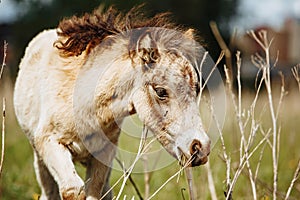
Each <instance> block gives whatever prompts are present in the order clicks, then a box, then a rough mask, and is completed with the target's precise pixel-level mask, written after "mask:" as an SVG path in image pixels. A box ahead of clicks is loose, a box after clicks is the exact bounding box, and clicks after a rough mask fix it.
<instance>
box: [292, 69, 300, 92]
mask: <svg viewBox="0 0 300 200" xmlns="http://www.w3.org/2000/svg"><path fill="white" fill-rule="evenodd" d="M291 70H292V73H293V76H294V78H295V79H296V81H297V84H298V89H299V92H300V75H299V71H300V64H298V65H296V66H294V67H293V68H292V69H291Z"/></svg>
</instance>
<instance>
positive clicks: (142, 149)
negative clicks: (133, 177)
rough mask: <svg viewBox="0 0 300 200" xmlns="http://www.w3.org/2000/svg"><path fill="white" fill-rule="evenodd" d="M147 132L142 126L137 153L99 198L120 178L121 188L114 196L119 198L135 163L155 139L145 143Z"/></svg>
mask: <svg viewBox="0 0 300 200" xmlns="http://www.w3.org/2000/svg"><path fill="white" fill-rule="evenodd" d="M147 133H148V129H147V128H146V127H145V126H144V128H143V132H142V136H141V140H140V145H139V149H138V152H137V155H136V157H135V159H134V161H133V163H132V164H131V166H130V167H129V168H128V169H127V170H125V169H123V170H124V173H123V175H122V176H121V177H120V178H119V179H118V180H117V181H116V182H115V183H114V184H113V185H112V186H111V188H110V189H109V190H108V191H107V192H106V193H105V194H103V196H102V197H101V198H100V200H102V199H104V197H105V196H106V195H107V194H109V192H110V191H111V190H113V188H115V187H116V186H117V185H118V184H119V182H120V181H121V180H123V182H122V185H121V188H120V190H119V193H118V195H117V197H116V199H120V196H121V194H122V192H123V190H124V187H125V184H126V182H127V180H128V179H129V176H130V174H131V173H132V171H133V169H134V166H135V164H136V163H137V161H138V160H139V159H140V158H141V157H142V156H143V155H144V154H145V153H146V152H147V150H149V146H150V145H151V144H152V143H153V142H154V141H155V138H154V139H152V140H151V141H150V142H149V143H147V144H146V138H147Z"/></svg>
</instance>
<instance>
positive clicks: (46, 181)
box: [34, 152, 60, 200]
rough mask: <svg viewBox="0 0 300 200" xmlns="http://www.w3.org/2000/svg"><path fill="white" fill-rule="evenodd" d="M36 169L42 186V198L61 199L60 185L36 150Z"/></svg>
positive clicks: (41, 199) (48, 199)
mask: <svg viewBox="0 0 300 200" xmlns="http://www.w3.org/2000/svg"><path fill="white" fill-rule="evenodd" d="M34 169H35V174H36V178H37V181H38V183H39V185H40V187H41V196H40V198H39V199H40V200H59V199H60V197H59V191H58V186H57V184H56V182H55V180H54V179H53V177H52V175H51V174H50V172H49V171H48V169H47V167H46V166H45V164H44V163H43V161H42V160H41V159H40V158H39V157H38V155H37V153H36V152H34Z"/></svg>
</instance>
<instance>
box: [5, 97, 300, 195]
mask: <svg viewBox="0 0 300 200" xmlns="http://www.w3.org/2000/svg"><path fill="white" fill-rule="evenodd" d="M285 98H286V99H285V100H284V101H283V105H282V109H281V112H280V122H279V124H280V127H281V137H280V155H279V166H278V168H279V173H278V192H279V194H285V192H286V191H287V189H288V187H289V184H290V182H291V180H292V177H293V174H294V171H295V169H296V167H297V163H298V159H299V155H300V154H299V152H300V145H299V144H298V141H300V134H299V131H298V130H299V128H300V124H299V119H300V112H298V111H299V107H298V106H299V104H298V102H299V98H300V94H299V93H298V92H290V93H289V94H288V95H287V96H286V97H285ZM252 99H253V93H244V94H243V103H244V104H243V107H248V106H249V105H250V103H251V100H252ZM275 102H276V101H275ZM266 104H267V103H266V96H264V95H263V96H262V98H261V99H260V100H259V101H258V107H257V110H258V113H257V115H259V118H260V120H261V123H262V124H264V126H266V127H268V126H270V123H271V122H270V121H268V120H267V119H268V118H267V115H268V114H267V113H266V112H265V113H260V112H259V111H261V110H264V109H265V107H266ZM227 108H229V110H228V111H227V118H226V121H225V126H224V129H223V134H224V140H225V143H226V148H227V151H228V154H229V155H230V157H231V160H232V167H233V168H235V167H236V166H237V165H238V163H237V162H236V161H237V160H238V158H239V141H240V139H239V138H240V135H239V134H238V133H237V127H236V122H235V119H234V118H233V117H230V116H232V115H233V111H232V108H230V106H229V105H228V106H227ZM8 115H12V112H9V114H8ZM8 118H9V117H8ZM8 121H9V124H8V126H7V129H6V143H5V160H4V169H3V172H2V178H1V182H0V196H1V199H3V200H11V199H16V200H17V199H34V198H35V197H36V195H37V194H39V192H40V191H39V188H38V185H37V182H36V179H35V175H34V170H33V165H32V163H33V156H32V149H31V146H30V145H29V143H28V140H27V138H26V137H25V135H23V134H22V132H21V130H20V129H19V127H18V125H17V124H16V122H15V121H14V120H13V119H12V120H11V119H10V120H8ZM260 139H262V136H259V135H258V137H257V138H256V143H257V142H259V141H260ZM129 143H130V144H131V143H132V139H130V137H127V136H126V134H123V135H122V137H121V141H120V146H122V148H126V146H127V147H128V146H129V145H128V144H129ZM136 143H137V144H136V147H134V145H133V147H131V145H130V148H129V149H128V151H134V150H137V145H138V140H137V141H136ZM221 152H222V148H221V144H220V141H218V142H217V143H216V144H215V146H214V147H213V149H212V153H211V155H210V165H211V170H212V175H213V179H214V183H215V188H216V192H217V197H218V198H219V199H224V194H223V192H224V191H225V190H226V185H225V180H226V176H225V174H226V165H225V163H224V162H223V161H222V159H221V158H220V154H221ZM258 159H259V152H257V153H255V154H254V156H253V158H252V159H251V164H252V165H253V166H255V164H257V163H258ZM115 165H116V163H115ZM78 168H79V171H81V174H83V173H84V170H83V169H82V167H80V166H78ZM178 170H179V166H178V164H177V162H174V163H172V164H171V165H169V166H167V167H165V168H162V169H160V170H157V171H155V172H153V173H152V175H151V179H150V182H149V185H150V194H152V193H153V192H154V191H155V190H156V189H158V187H159V186H161V185H162V184H163V183H164V182H165V181H166V180H167V179H168V178H169V177H170V176H172V175H173V174H175V173H176V172H177V171H178ZM121 175H122V172H120V171H117V170H116V171H113V173H112V177H111V183H115V181H116V180H117V179H118V178H119V177H120V176H121ZM193 177H194V186H195V191H196V194H197V199H210V194H209V190H208V185H207V175H206V172H205V169H204V167H197V168H194V169H193ZM258 177H259V181H258V182H257V190H258V197H259V199H270V198H271V197H272V157H271V150H270V148H268V147H266V150H265V151H264V156H263V160H262V162H261V167H260V171H259V174H258ZM132 178H133V180H134V181H135V183H136V184H137V186H138V188H139V190H140V192H141V193H142V194H144V185H145V184H144V174H141V173H140V174H135V173H133V174H132ZM119 189H120V185H118V186H117V187H116V188H114V194H117V193H118V191H119ZM123 194H126V195H127V198H128V199H131V198H132V197H133V196H134V197H135V199H138V198H137V193H136V191H135V190H134V188H133V186H132V184H131V183H130V182H129V181H128V182H127V184H126V186H125V188H124V192H123ZM249 194H251V188H250V185H249V179H248V177H247V171H246V170H244V171H243V173H242V174H241V176H240V177H239V179H238V181H237V184H236V186H235V188H234V192H233V197H234V198H235V199H239V198H243V199H252V197H251V195H249ZM182 195H183V196H185V199H188V191H187V184H186V180H185V177H184V174H182V175H180V177H179V181H177V180H176V178H175V179H173V180H171V181H170V182H169V183H168V184H167V185H166V186H165V187H164V188H163V189H162V190H161V191H160V192H159V193H158V194H157V196H156V198H154V199H164V198H165V199H183V197H182ZM291 197H292V198H291V199H297V197H300V182H299V181H298V182H296V184H295V188H294V189H293V190H292V192H291ZM279 199H281V198H279Z"/></svg>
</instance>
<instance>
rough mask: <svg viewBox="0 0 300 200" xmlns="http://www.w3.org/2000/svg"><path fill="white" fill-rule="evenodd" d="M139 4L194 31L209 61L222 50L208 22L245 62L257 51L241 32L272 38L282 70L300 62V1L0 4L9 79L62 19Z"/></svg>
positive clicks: (41, 0)
mask: <svg viewBox="0 0 300 200" xmlns="http://www.w3.org/2000/svg"><path fill="white" fill-rule="evenodd" d="M142 3H145V11H147V12H148V13H149V15H150V16H151V15H153V14H155V13H158V12H165V11H169V12H172V13H173V19H174V21H175V22H177V23H179V24H183V25H184V26H187V27H193V28H195V29H196V30H197V32H198V34H199V35H200V36H201V38H202V42H203V43H204V44H205V46H206V48H207V49H208V50H209V52H210V54H211V56H212V57H213V58H217V56H218V55H219V53H220V48H219V46H218V43H217V42H216V40H215V38H214V35H213V34H212V31H211V28H210V26H209V22H210V21H215V22H216V23H217V25H218V27H219V30H220V32H221V35H222V36H223V38H224V40H225V42H226V43H227V44H228V46H229V47H230V48H231V49H239V50H241V51H242V52H243V53H244V54H245V55H246V56H247V55H250V54H252V53H253V52H255V51H257V49H258V46H257V45H256V44H255V43H254V42H251V41H248V40H247V36H245V37H246V39H245V38H243V36H244V34H245V31H246V30H249V29H254V30H259V29H267V30H268V31H269V35H270V37H272V36H275V37H276V40H275V41H276V43H275V45H273V47H274V52H275V53H276V51H277V50H279V51H280V54H279V63H280V66H285V67H291V66H294V65H295V64H296V63H298V62H300V61H299V60H300V37H299V33H300V26H299V21H300V1H299V0H275V1H274V0H265V1H260V0H251V1H249V0H201V1H197V0H185V1H182V0H163V1H158V0H148V1H145V0H130V1H124V0H88V1H82V0H72V2H71V1H69V0H1V3H0V41H1V42H0V44H1V46H0V49H1V51H3V48H1V47H2V46H3V40H6V41H7V42H8V44H9V46H8V57H7V66H8V67H9V69H10V73H11V75H12V77H15V75H16V73H17V70H18V69H17V65H18V63H19V61H20V58H21V56H22V55H23V52H24V49H25V47H26V45H27V44H28V42H29V41H30V40H31V39H32V37H33V36H34V35H36V34H37V33H38V32H40V31H42V30H44V29H49V28H54V27H56V26H57V25H58V23H59V21H60V20H61V19H63V18H64V17H68V16H72V15H82V14H83V13H85V12H91V11H92V10H93V9H95V8H96V7H97V6H99V5H100V4H104V5H105V6H107V7H108V6H109V5H115V6H116V7H117V8H118V9H120V10H125V11H126V10H128V9H130V8H132V7H133V6H135V5H139V4H142ZM0 53H1V52H0ZM1 55H2V54H1ZM275 56H276V55H275ZM273 57H274V56H273ZM1 59H2V56H1V57H0V60H1ZM253 70H254V69H253ZM287 71H289V70H287ZM249 73H250V75H249ZM252 73H254V74H256V72H255V70H254V71H251V68H250V69H248V71H246V72H245V74H244V75H245V76H246V78H248V77H247V76H250V77H251V76H253V74H252ZM247 74H248V75H247Z"/></svg>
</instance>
